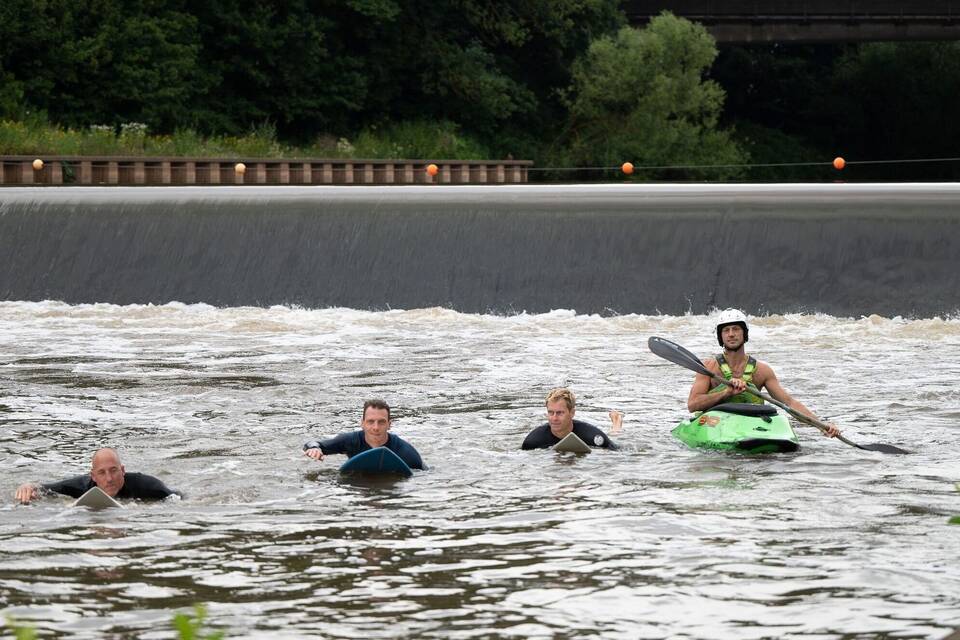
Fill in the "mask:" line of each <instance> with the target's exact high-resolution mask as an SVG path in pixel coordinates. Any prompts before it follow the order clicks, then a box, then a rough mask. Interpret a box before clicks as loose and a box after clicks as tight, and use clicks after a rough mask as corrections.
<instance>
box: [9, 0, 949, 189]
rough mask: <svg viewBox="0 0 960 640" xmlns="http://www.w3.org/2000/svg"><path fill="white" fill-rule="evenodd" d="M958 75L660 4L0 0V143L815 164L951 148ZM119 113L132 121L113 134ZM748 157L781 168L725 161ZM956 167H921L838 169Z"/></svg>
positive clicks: (927, 154)
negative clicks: (644, 21) (657, 13)
mask: <svg viewBox="0 0 960 640" xmlns="http://www.w3.org/2000/svg"><path fill="white" fill-rule="evenodd" d="M958 88H960V43H956V42H944V43H871V44H862V45H853V44H850V45H823V46H782V45H763V46H751V47H734V46H724V47H721V48H719V49H718V48H717V47H716V45H715V44H714V43H713V41H712V39H711V38H710V37H709V36H708V35H707V34H706V32H705V31H704V30H703V29H702V28H701V27H699V26H697V25H692V24H690V23H688V22H686V21H684V20H678V19H675V18H673V17H672V16H661V17H660V18H658V19H656V20H654V22H653V23H651V25H650V26H648V27H647V28H645V29H643V30H637V29H631V28H627V27H626V24H625V19H624V16H623V14H622V12H621V11H620V7H619V3H618V2H616V1H614V0H517V1H515V2H511V3H490V2H481V1H479V0H432V1H431V2H430V3H429V5H424V4H423V3H421V2H414V1H413V0H336V1H334V0H290V1H288V2H284V3H277V2H268V1H258V0H248V1H245V2H239V1H238V0H209V1H207V2H203V3H192V2H187V1H186V0H71V1H67V0H5V2H3V3H0V121H2V124H3V130H2V131H0V153H12V152H13V150H20V151H23V149H24V146H26V147H27V148H31V149H36V150H37V151H38V152H39V151H42V150H44V149H46V148H51V147H52V148H54V149H57V150H61V149H62V150H63V151H62V152H64V153H67V152H69V153H73V152H74V150H75V149H76V150H79V151H80V152H95V149H97V148H99V147H98V145H99V146H101V147H102V145H103V144H108V146H109V145H110V144H115V143H116V144H119V145H121V148H122V149H128V150H132V152H138V151H139V152H144V153H151V152H157V153H159V152H163V153H166V152H168V151H169V152H174V153H198V152H199V153H203V154H207V153H210V154H216V153H219V154H240V155H242V154H245V153H248V152H249V151H250V150H251V149H253V150H255V151H259V152H262V153H264V154H274V155H275V154H290V155H316V154H319V155H356V156H358V157H360V156H363V157H396V156H400V157H408V158H409V157H423V158H507V157H513V158H527V159H532V160H534V161H535V162H536V163H537V165H538V166H540V167H587V166H594V165H599V166H616V165H619V164H620V163H621V162H622V161H624V160H630V161H632V162H634V163H635V164H638V165H657V166H665V165H725V166H726V168H720V169H709V170H706V169H699V170H697V169H674V170H661V171H645V172H640V175H639V176H638V177H639V178H640V179H754V180H778V179H787V180H793V179H830V178H831V177H833V174H832V173H831V170H830V169H829V167H828V166H826V165H827V163H829V161H830V160H831V159H832V158H833V157H834V156H836V155H843V156H845V157H846V158H847V159H848V160H853V161H856V160H898V159H917V158H944V157H952V156H953V155H955V154H956V151H955V150H956V149H957V148H958V143H960V124H958V123H957V118H956V117H955V114H956V113H958V112H960V104H958V103H960V91H958ZM131 123H133V124H135V125H136V124H137V123H139V124H142V125H145V129H143V131H142V136H141V137H140V138H137V137H136V136H134V135H132V134H131V131H126V136H125V137H124V133H125V132H124V130H123V129H122V126H123V125H128V128H129V126H130V125H131ZM95 125H97V126H100V127H101V129H91V127H92V126H95ZM134 128H136V127H134ZM111 131H112V134H113V137H114V138H116V140H115V141H111V140H110V139H109V138H110V132H111ZM138 131H139V130H138ZM121 138H123V140H120V139H121ZM31 145H33V146H31ZM138 145H139V146H138ZM25 152H26V151H25ZM748 163H753V164H755V165H761V164H775V165H783V164H785V163H787V164H789V163H798V164H797V165H796V166H755V167H747V168H736V167H733V168H731V167H730V166H729V165H742V164H748ZM805 163H820V164H821V165H824V166H818V167H810V166H808V165H807V164H805ZM958 173H960V163H957V162H940V163H914V164H910V163H900V164H876V165H863V166H861V167H860V168H858V169H857V174H855V175H857V176H858V177H859V178H860V179H885V180H890V179H921V180H922V179H938V180H939V179H943V180H948V179H956V178H957V177H960V176H958ZM850 174H851V172H850V171H848V172H847V174H846V175H845V177H851V175H850ZM554 177H558V178H562V177H563V175H562V174H556V175H555V176H554ZM580 177H583V176H580Z"/></svg>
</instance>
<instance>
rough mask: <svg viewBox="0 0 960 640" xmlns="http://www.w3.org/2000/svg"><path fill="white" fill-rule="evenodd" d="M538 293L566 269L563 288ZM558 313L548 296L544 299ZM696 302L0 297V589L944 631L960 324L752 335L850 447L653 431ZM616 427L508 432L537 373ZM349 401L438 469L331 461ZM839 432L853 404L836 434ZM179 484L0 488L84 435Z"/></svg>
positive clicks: (348, 615)
mask: <svg viewBox="0 0 960 640" xmlns="http://www.w3.org/2000/svg"><path fill="white" fill-rule="evenodd" d="M556 293H557V296H558V301H562V294H563V287H562V285H559V284H558V288H557V291H556ZM557 306H562V304H558V305H557ZM712 322H713V316H710V315H689V316H645V315H624V316H613V317H601V316H594V315H578V314H576V313H574V312H573V311H553V312H551V313H546V314H538V315H531V314H520V315H508V316H493V315H472V314H462V313H457V312H453V311H449V310H444V309H422V310H410V311H397V310H394V311H384V312H367V311H353V310H348V309H323V310H308V309H299V308H289V307H271V308H252V307H249V308H248V307H243V308H214V307H210V306H207V305H182V304H176V303H174V304H167V305H162V306H114V305H67V304H63V303H56V302H32V303H28V302H0V331H2V333H0V335H2V342H0V395H2V397H0V421H2V423H3V428H2V429H0V463H2V466H3V469H4V472H3V476H2V477H3V482H2V483H0V490H2V492H3V500H2V506H0V614H3V615H9V616H13V617H15V618H16V619H17V620H20V621H24V622H29V623H31V624H33V625H35V626H36V627H37V628H38V630H39V631H41V633H47V634H54V635H57V636H60V637H72V638H101V637H105V636H107V637H112V636H116V637H132V636H136V637H143V638H162V637H171V636H172V633H173V632H172V630H171V627H170V624H169V622H170V619H171V617H172V615H173V613H174V612H175V611H178V610H182V609H184V608H186V607H189V606H191V605H192V604H193V603H197V602H203V603H207V606H208V610H209V613H210V621H211V624H212V625H213V626H214V627H218V628H221V629H224V630H225V631H226V632H227V634H228V637H250V638H253V637H264V636H265V635H267V634H270V635H271V636H272V637H275V638H293V637H318V638H319V637H323V638H361V637H423V638H478V637H484V638H489V637H503V638H507V637H517V638H528V637H543V638H546V637H551V638H581V637H600V638H663V637H686V638H737V639H740V638H771V637H777V638H801V637H816V638H841V637H846V638H850V637H871V638H874V637H880V638H883V637H889V638H893V637H896V638H941V637H943V636H945V635H947V633H948V632H949V631H950V630H951V629H953V628H956V627H960V575H958V573H957V571H956V560H957V558H958V557H960V527H957V526H951V525H948V524H947V521H948V519H949V518H950V517H951V516H952V515H957V514H960V493H958V492H957V491H956V490H955V489H954V484H955V483H956V482H957V481H958V480H960V462H958V460H960V455H958V454H960V447H958V445H957V441H958V436H960V427H958V423H960V391H958V386H957V382H956V381H957V380H958V379H960V320H958V319H956V318H950V317H948V318H927V319H902V318H883V317H878V316H870V317H858V318H845V317H833V316H827V315H771V316H766V317H759V318H755V319H753V325H752V327H751V332H750V342H749V343H748V347H749V348H750V349H751V350H752V351H751V352H752V353H753V354H755V355H757V356H758V357H760V358H761V359H764V360H767V361H769V362H770V363H771V364H772V365H773V367H774V369H775V370H776V372H777V373H778V375H779V377H780V379H781V381H782V382H783V384H784V386H785V387H786V388H787V389H788V390H789V391H790V392H792V393H793V394H794V395H796V396H797V397H798V398H800V399H802V400H803V401H804V403H805V404H807V405H808V406H809V407H811V408H812V409H814V410H815V411H817V412H818V413H819V414H820V416H821V417H824V418H826V419H829V420H831V421H833V422H836V423H837V424H838V425H840V426H841V428H844V429H845V431H844V433H845V435H847V436H848V437H849V438H850V439H851V440H853V441H855V442H863V443H872V442H886V443H890V444H895V445H897V446H901V447H903V448H905V449H910V450H912V451H914V452H915V453H914V454H912V455H909V456H894V455H883V454H879V453H873V452H868V451H860V450H857V449H854V448H851V447H847V446H845V445H843V444H842V443H839V442H836V441H830V440H827V439H825V438H823V437H822V436H820V435H819V434H818V433H817V432H816V431H815V430H813V429H812V428H809V427H805V426H803V425H796V430H797V433H798V435H799V436H800V440H801V449H800V451H799V452H797V453H794V454H775V455H769V456H744V455H736V454H725V453H712V452H703V451H694V450H690V449H688V448H687V447H686V446H684V445H683V444H681V443H680V442H678V441H676V440H674V439H673V438H672V437H671V436H670V430H671V429H672V428H673V426H675V425H676V423H677V422H679V421H680V420H681V419H682V418H684V417H685V416H686V415H687V414H686V410H685V400H686V394H687V391H688V389H689V385H690V383H691V381H692V374H690V373H689V372H687V371H686V370H684V369H681V368H680V367H677V366H675V365H671V364H670V363H667V362H665V361H663V360H660V359H658V358H656V357H655V356H653V354H651V353H650V352H649V351H648V350H647V346H646V341H647V338H648V337H649V336H651V335H661V336H664V337H666V338H669V339H671V340H674V341H676V342H678V343H680V344H682V345H684V346H685V347H687V348H689V349H691V350H692V351H694V352H695V353H698V354H700V355H702V356H707V355H710V354H712V353H715V351H716V350H717V348H718V347H717V344H716V341H715V339H714V338H713V337H712V334H713V327H712ZM561 385H564V386H570V387H571V388H572V389H573V390H574V391H575V392H576V393H577V396H578V399H579V405H578V410H577V418H579V419H584V420H588V421H590V422H593V423H594V424H597V425H599V426H601V427H603V428H608V427H609V421H608V419H607V416H606V414H607V411H608V410H609V409H612V408H616V409H620V410H621V411H623V412H624V413H625V414H626V418H625V423H624V432H623V434H622V435H621V436H619V437H618V439H617V440H618V442H619V443H620V444H621V445H622V446H623V448H624V450H623V451H620V452H609V451H597V452H594V453H593V454H591V455H587V456H582V457H576V456H572V455H569V454H557V453H554V452H552V451H537V452H529V451H520V450H519V446H520V443H521V441H522V440H523V437H524V435H525V434H526V433H527V432H528V431H529V430H530V429H531V428H533V427H534V426H536V425H537V424H540V423H542V422H543V420H544V408H543V398H544V396H545V395H546V393H547V391H548V390H549V389H550V388H552V387H555V386H561ZM369 397H383V398H385V399H386V400H387V401H388V402H389V403H390V404H391V405H392V406H393V407H394V414H395V418H396V420H395V424H394V431H395V433H397V434H398V435H400V436H401V437H403V438H405V439H407V440H408V441H410V442H411V443H413V444H414V445H415V446H416V447H417V448H418V449H419V451H420V453H421V454H422V456H423V458H424V460H425V462H426V463H427V464H428V465H429V466H430V469H429V470H428V471H426V472H417V473H416V475H415V476H414V477H413V478H411V479H409V480H405V481H398V482H393V483H387V484H383V485H370V484H363V483H357V482H352V481H349V480H344V479H341V477H340V476H339V475H338V474H337V472H336V471H337V466H338V464H339V462H341V461H342V459H336V458H329V459H328V460H326V461H325V462H323V463H316V462H313V461H312V460H309V459H307V458H306V457H304V456H303V455H302V452H301V445H302V443H303V442H305V441H307V440H310V439H314V438H316V437H319V436H329V435H333V434H335V433H338V432H341V431H344V430H349V429H352V428H355V427H356V426H357V424H358V422H359V417H360V416H359V408H360V405H361V404H362V401H363V400H364V399H365V398H369ZM853 425H856V426H855V427H854V426H853ZM104 445H110V446H115V447H118V448H119V449H120V451H121V453H122V455H123V458H124V462H125V464H126V468H127V470H128V471H143V472H147V473H151V474H154V475H157V476H159V477H160V478H162V479H163V480H164V481H165V482H167V483H168V484H169V485H170V486H172V487H175V488H177V489H179V490H181V491H183V492H184V493H185V495H186V498H185V499H184V500H182V501H179V502H170V503H163V504H150V505H132V507H131V508H128V509H125V510H123V511H122V513H121V512H119V510H111V511H106V512H99V513H94V512H83V511H80V512H78V511H75V510H73V511H68V510H67V509H66V506H67V504H68V503H69V500H67V499H65V498H64V499H58V498H55V497H54V498H47V499H44V500H41V501H39V502H37V503H35V504H33V505H30V506H26V507H24V506H16V505H14V504H13V492H14V489H15V488H16V486H17V485H19V484H20V483H22V482H28V481H48V480H54V479H59V478H63V477H66V476H68V475H71V474H75V473H83V472H84V471H86V470H87V469H88V465H89V458H90V455H91V454H92V452H93V450H94V449H95V448H97V447H99V446H104Z"/></svg>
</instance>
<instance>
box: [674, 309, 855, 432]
mask: <svg viewBox="0 0 960 640" xmlns="http://www.w3.org/2000/svg"><path fill="white" fill-rule="evenodd" d="M749 336H750V329H749V327H748V326H747V317H746V316H745V315H744V314H743V312H742V311H739V310H737V309H727V310H726V311H724V312H722V313H721V314H720V317H719V318H718V319H717V341H718V342H719V343H720V346H721V347H723V353H722V354H720V355H718V356H716V357H715V358H710V359H709V360H704V361H703V365H704V366H705V367H706V368H707V369H708V370H709V371H710V373H712V374H713V375H714V376H716V377H717V378H723V379H724V380H726V381H727V384H717V385H716V386H713V384H712V382H713V378H710V377H708V376H706V375H704V374H702V373H698V374H697V377H696V378H694V381H693V386H692V387H691V388H690V395H689V396H688V398H687V408H688V409H689V410H690V411H692V412H697V411H706V410H707V409H709V408H710V407H713V406H716V405H718V404H721V403H725V402H746V403H757V404H759V403H762V402H763V400H762V399H761V398H760V397H759V396H758V395H755V394H754V393H751V392H750V391H749V390H748V389H750V388H752V389H753V391H759V390H762V389H764V388H766V390H767V391H768V392H769V394H770V395H771V396H772V397H773V398H775V399H776V400H779V401H780V402H782V403H783V404H785V405H787V406H788V407H790V408H791V409H793V410H794V411H797V412H799V413H802V414H804V415H806V416H809V417H810V418H812V419H814V420H816V419H817V417H816V416H815V415H814V414H813V412H812V411H810V409H808V408H807V407H805V406H804V405H803V403H801V402H800V401H799V400H795V399H794V398H792V397H791V396H790V394H789V393H787V391H786V389H784V388H783V387H782V386H781V385H780V381H779V380H777V374H775V373H774V372H773V369H771V368H770V365H768V364H767V363H766V362H762V361H760V360H757V359H756V358H753V357H750V356H748V355H747V352H746V350H745V349H744V346H745V345H746V343H747V340H748V339H749ZM825 426H826V427H827V428H826V429H825V430H824V431H823V435H825V436H827V437H828V438H834V437H836V436H838V435H840V429H838V428H837V426H836V425H834V424H832V423H825Z"/></svg>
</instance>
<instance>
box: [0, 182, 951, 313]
mask: <svg viewBox="0 0 960 640" xmlns="http://www.w3.org/2000/svg"><path fill="white" fill-rule="evenodd" d="M958 203H960V187H958V186H957V185H952V184H951V185H943V184H936V185H847V184H828V185H719V186H714V185H676V186H673V185H642V184H629V185H605V186H533V185H527V186H487V187H416V186H410V187H303V188H300V187H262V188H258V187H245V188H232V187H219V188H211V189H202V188H196V187H194V188H149V187H147V188H123V187H115V188H46V189H45V188H5V189H2V190H0V256H2V261H3V263H2V268H0V298H2V299H6V300H43V299H56V300H63V301H66V302H71V303H79V302H112V303H117V304H127V303H147V302H153V303H165V302H168V301H172V300H177V301H181V302H185V303H193V302H206V303H209V304H213V305H218V306H235V305H271V304H297V305H302V306H305V307H326V306H345V307H353V308H361V309H385V308H388V307H389V308H418V307H430V306H444V307H450V308H454V309H458V310H461V311H465V312H491V311H492V312H498V313H504V312H506V313H510V312H519V311H524V310H525V311H528V312H542V311H547V310H550V309H557V308H572V309H576V310H577V311H579V312H583V313H586V312H599V313H609V312H618V313H670V314H677V313H684V312H687V311H691V312H696V313H699V312H704V311H707V310H709V309H711V308H713V307H721V308H722V307H727V306H738V307H741V308H744V309H745V310H746V311H748V312H751V313H756V312H771V313H780V312H793V311H807V312H812V311H821V312H826V313H830V314H834V315H852V316H859V315H862V314H870V313H878V314H881V315H887V316H891V315H897V314H900V315H915V316H931V315H942V314H949V313H953V312H956V311H957V310H958V308H960V303H958V297H957V293H958V291H960V269H958V250H960V207H958Z"/></svg>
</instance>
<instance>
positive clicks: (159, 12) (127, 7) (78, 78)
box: [0, 0, 201, 129]
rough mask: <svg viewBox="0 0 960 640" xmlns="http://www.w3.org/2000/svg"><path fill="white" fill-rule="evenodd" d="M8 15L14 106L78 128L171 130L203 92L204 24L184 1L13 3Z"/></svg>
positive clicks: (2, 61) (4, 69)
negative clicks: (137, 125) (136, 125)
mask: <svg viewBox="0 0 960 640" xmlns="http://www.w3.org/2000/svg"><path fill="white" fill-rule="evenodd" d="M0 11H2V13H0V24H2V25H3V26H2V27H0V43H2V44H0V77H3V79H4V85H5V87H9V88H5V90H4V91H2V92H0V96H2V95H3V94H6V97H0V100H4V101H5V102H6V103H8V104H11V103H13V102H14V100H16V99H19V100H20V102H21V108H27V107H29V108H31V109H33V110H38V111H43V112H46V113H47V114H49V116H50V117H51V118H52V119H53V120H54V121H56V122H58V123H62V124H67V125H73V126H86V125H89V124H96V123H100V124H119V123H120V122H129V121H139V122H144V123H147V124H149V125H150V127H151V128H154V129H163V128H167V127H170V126H172V125H173V124H174V123H175V122H176V121H177V119H178V118H179V117H182V114H183V112H184V111H185V110H187V109H188V108H190V106H191V104H192V100H193V98H194V97H195V96H196V95H197V94H198V93H199V91H200V89H201V85H200V83H199V75H198V54H199V51H200V46H199V41H198V39H197V34H196V21H195V20H194V19H193V18H192V17H191V16H190V15H189V14H187V13H186V12H185V11H184V10H183V2H182V1H177V0H168V1H164V0H87V1H86V2H69V1H67V0H36V1H35V2H34V1H30V0H8V2H5V3H3V5H2V9H0ZM11 94H12V97H11ZM7 109H8V110H9V109H10V107H9V106H8V107H7Z"/></svg>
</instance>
